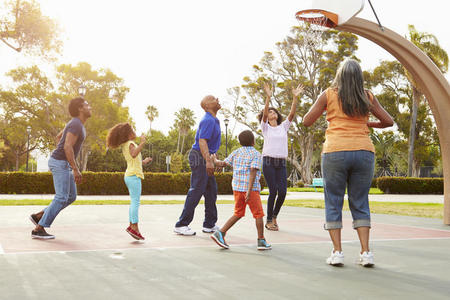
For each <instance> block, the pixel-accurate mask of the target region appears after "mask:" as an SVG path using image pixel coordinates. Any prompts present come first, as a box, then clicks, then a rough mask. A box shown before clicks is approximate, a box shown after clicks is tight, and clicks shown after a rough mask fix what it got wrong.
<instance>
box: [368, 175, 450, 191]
mask: <svg viewBox="0 0 450 300" xmlns="http://www.w3.org/2000/svg"><path fill="white" fill-rule="evenodd" d="M377 187H378V188H379V189H380V190H382V191H383V192H384V193H386V194H443V193H444V179H443V178H412V177H379V178H377Z"/></svg>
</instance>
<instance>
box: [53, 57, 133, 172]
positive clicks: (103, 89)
mask: <svg viewBox="0 0 450 300" xmlns="http://www.w3.org/2000/svg"><path fill="white" fill-rule="evenodd" d="M56 70H57V73H56V77H57V79H58V87H59V88H58V92H59V93H60V94H61V95H64V97H65V98H66V99H68V100H69V99H71V98H73V95H77V94H78V92H77V90H78V87H79V85H80V84H81V83H83V84H84V85H85V86H86V87H87V93H86V96H85V98H86V100H87V101H88V102H89V104H90V105H91V107H92V117H91V118H90V119H89V120H88V121H87V122H86V124H85V126H86V140H85V141H84V143H83V147H82V149H81V150H82V151H81V153H80V155H79V157H78V162H79V165H80V169H81V170H82V171H84V170H86V165H87V161H88V158H89V154H90V152H91V151H92V150H99V151H105V150H106V148H105V139H106V135H107V132H108V129H109V128H111V127H113V126H114V125H115V124H117V123H120V122H130V123H133V122H132V120H131V118H130V116H129V113H128V108H127V107H124V106H122V104H123V101H124V99H125V96H126V94H127V93H128V91H129V88H128V87H126V86H125V85H124V82H123V79H122V78H120V77H118V76H117V75H115V74H114V73H113V72H111V70H109V69H99V70H93V69H92V67H91V65H90V64H88V63H86V62H80V63H78V64H77V65H74V66H73V65H70V64H64V65H60V66H58V67H57V69H56ZM112 90H113V91H114V93H112V92H111V91H112ZM112 94H114V97H110V95H112Z"/></svg>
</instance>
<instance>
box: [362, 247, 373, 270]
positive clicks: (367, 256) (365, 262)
mask: <svg viewBox="0 0 450 300" xmlns="http://www.w3.org/2000/svg"><path fill="white" fill-rule="evenodd" d="M358 263H359V264H360V265H361V266H363V267H367V268H370V267H373V265H374V263H373V254H372V252H370V251H369V252H367V251H364V252H363V253H362V254H359V261H358Z"/></svg>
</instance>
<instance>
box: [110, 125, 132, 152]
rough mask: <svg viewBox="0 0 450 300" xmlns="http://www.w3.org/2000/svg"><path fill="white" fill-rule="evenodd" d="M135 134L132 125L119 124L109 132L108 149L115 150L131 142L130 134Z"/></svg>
mask: <svg viewBox="0 0 450 300" xmlns="http://www.w3.org/2000/svg"><path fill="white" fill-rule="evenodd" d="M132 132H133V127H131V125H130V123H128V122H125V123H119V124H117V125H114V127H113V128H111V129H110V130H109V132H108V136H107V137H106V147H108V148H111V149H115V148H117V147H119V146H120V145H122V144H123V143H125V142H128V141H129V140H130V134H131V133H132Z"/></svg>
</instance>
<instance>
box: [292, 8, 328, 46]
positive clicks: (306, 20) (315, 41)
mask: <svg viewBox="0 0 450 300" xmlns="http://www.w3.org/2000/svg"><path fill="white" fill-rule="evenodd" d="M297 21H298V24H299V26H300V27H302V28H304V29H303V43H304V44H305V45H306V46H308V47H311V48H312V49H317V48H320V46H321V45H323V39H322V36H323V33H324V32H325V30H327V23H328V18H327V17H326V16H324V15H323V14H321V13H308V14H307V15H306V14H305V15H302V18H297Z"/></svg>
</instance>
